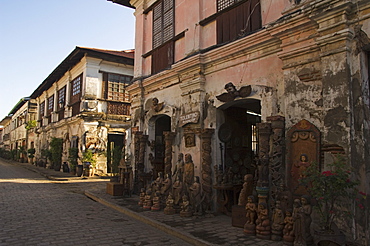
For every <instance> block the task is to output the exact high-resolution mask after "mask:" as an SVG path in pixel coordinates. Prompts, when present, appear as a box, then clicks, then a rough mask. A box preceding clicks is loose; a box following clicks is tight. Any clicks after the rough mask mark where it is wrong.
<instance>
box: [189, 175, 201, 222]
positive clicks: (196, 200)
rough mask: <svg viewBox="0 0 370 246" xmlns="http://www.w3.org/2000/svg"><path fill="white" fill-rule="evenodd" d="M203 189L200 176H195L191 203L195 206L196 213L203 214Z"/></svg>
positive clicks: (191, 191) (191, 189) (190, 190)
mask: <svg viewBox="0 0 370 246" xmlns="http://www.w3.org/2000/svg"><path fill="white" fill-rule="evenodd" d="M200 191H201V189H200V182H199V177H198V176H195V177H194V183H193V184H192V185H191V186H190V188H189V192H190V203H191V205H192V207H193V210H194V214H196V215H201V214H202V206H201V192H200Z"/></svg>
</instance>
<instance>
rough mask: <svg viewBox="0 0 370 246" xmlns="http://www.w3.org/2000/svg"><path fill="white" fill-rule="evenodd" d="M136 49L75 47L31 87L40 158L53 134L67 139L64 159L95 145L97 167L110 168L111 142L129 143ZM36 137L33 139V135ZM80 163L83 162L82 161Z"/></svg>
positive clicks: (33, 130)
mask: <svg viewBox="0 0 370 246" xmlns="http://www.w3.org/2000/svg"><path fill="white" fill-rule="evenodd" d="M133 58H134V51H133V50H128V51H112V50H101V49H93V48H83V47H76V48H75V49H74V50H73V51H72V52H71V53H70V54H69V55H68V56H67V57H66V58H65V59H64V60H63V61H62V62H61V63H60V64H59V65H58V66H57V67H56V68H55V69H54V71H53V72H52V73H51V74H50V75H49V76H48V77H47V78H46V79H45V80H44V81H43V82H42V83H41V84H40V86H39V87H38V88H37V89H36V90H35V91H34V92H33V93H32V95H31V99H32V100H35V101H36V103H37V105H38V114H37V125H36V126H35V127H32V128H31V129H30V130H29V136H31V135H32V136H34V139H33V140H32V142H34V146H35V148H36V160H37V162H40V161H45V157H44V156H42V153H43V151H42V150H43V149H48V148H49V144H50V142H51V139H52V138H60V139H63V153H62V161H65V162H68V156H69V150H70V148H78V153H79V154H78V155H79V157H80V159H79V160H80V161H81V157H82V153H83V152H85V151H86V150H87V149H90V150H91V151H92V152H93V153H95V154H96V158H97V163H96V169H97V172H100V173H109V172H111V163H110V160H111V159H110V158H108V161H107V156H110V152H111V150H112V149H111V148H114V147H117V146H120V147H121V148H122V147H123V146H124V143H125V141H126V131H127V130H128V128H129V127H130V95H129V93H128V91H127V90H126V87H127V86H128V85H129V84H130V83H131V80H132V77H133V61H134V59H133ZM29 141H31V140H29ZM80 164H81V162H80Z"/></svg>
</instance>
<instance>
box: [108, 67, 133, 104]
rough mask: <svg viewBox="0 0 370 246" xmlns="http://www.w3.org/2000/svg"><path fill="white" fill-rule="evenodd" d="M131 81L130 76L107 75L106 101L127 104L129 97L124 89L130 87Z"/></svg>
mask: <svg viewBox="0 0 370 246" xmlns="http://www.w3.org/2000/svg"><path fill="white" fill-rule="evenodd" d="M131 80H132V77H131V76H126V75H119V74H112V73H109V74H108V83H107V98H106V99H108V100H113V101H121V102H129V101H130V95H129V93H128V92H127V90H126V87H127V86H128V85H130V83H131Z"/></svg>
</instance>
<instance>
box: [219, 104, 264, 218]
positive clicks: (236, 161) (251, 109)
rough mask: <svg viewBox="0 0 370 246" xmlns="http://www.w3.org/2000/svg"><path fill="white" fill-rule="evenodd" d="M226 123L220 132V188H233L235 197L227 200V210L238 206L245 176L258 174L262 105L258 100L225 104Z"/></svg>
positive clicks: (231, 195)
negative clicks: (258, 127)
mask: <svg viewBox="0 0 370 246" xmlns="http://www.w3.org/2000/svg"><path fill="white" fill-rule="evenodd" d="M221 109H222V110H223V111H222V114H223V118H224V123H223V124H221V126H220V128H219V130H218V138H219V140H220V145H219V151H218V152H219V153H220V155H221V164H220V165H219V170H218V173H222V175H220V177H222V178H221V180H218V182H219V185H221V187H225V186H227V187H232V188H230V190H232V191H233V192H232V193H233V194H229V195H228V197H227V200H228V204H227V208H226V209H227V210H228V211H230V210H231V206H232V205H234V204H237V202H238V201H237V197H238V193H239V191H240V189H238V187H239V188H241V185H242V182H243V177H244V175H246V174H252V175H253V176H254V174H255V171H256V164H255V157H256V154H257V153H258V139H257V136H258V133H257V127H256V124H257V123H259V122H260V121H261V104H260V101H259V100H255V99H245V100H237V101H233V102H231V103H228V104H225V105H224V106H222V108H221Z"/></svg>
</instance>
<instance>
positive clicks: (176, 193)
mask: <svg viewBox="0 0 370 246" xmlns="http://www.w3.org/2000/svg"><path fill="white" fill-rule="evenodd" d="M172 189H173V198H174V204H175V206H179V205H180V200H181V197H182V193H183V183H182V181H181V180H180V177H179V176H177V177H176V180H175V182H174V183H173V186H172Z"/></svg>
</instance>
